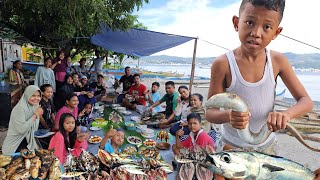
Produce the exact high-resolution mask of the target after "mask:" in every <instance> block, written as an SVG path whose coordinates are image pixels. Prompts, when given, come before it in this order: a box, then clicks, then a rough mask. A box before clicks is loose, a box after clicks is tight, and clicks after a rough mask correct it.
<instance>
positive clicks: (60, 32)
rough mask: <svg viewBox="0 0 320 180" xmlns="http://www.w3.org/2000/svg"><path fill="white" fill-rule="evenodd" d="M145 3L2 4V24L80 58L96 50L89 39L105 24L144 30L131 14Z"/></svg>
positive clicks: (45, 0)
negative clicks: (89, 51)
mask: <svg viewBox="0 0 320 180" xmlns="http://www.w3.org/2000/svg"><path fill="white" fill-rule="evenodd" d="M143 3H148V0H130V1H128V0H66V1H60V0H28V1H25V0H15V1H12V0H2V1H0V7H1V12H0V20H1V22H2V23H4V24H5V25H6V26H8V27H9V28H11V29H13V30H14V31H16V32H17V33H19V34H21V35H23V36H25V37H26V38H28V39H29V40H31V41H32V42H35V43H38V44H42V45H45V46H46V47H52V48H62V49H65V51H66V52H67V53H68V52H69V51H71V50H72V49H76V51H75V52H74V53H75V54H78V53H81V52H82V51H84V50H91V49H94V48H95V47H94V45H92V44H91V43H90V39H89V37H90V36H92V35H93V34H95V33H97V32H98V31H99V29H100V25H101V24H102V23H103V24H106V25H109V26H110V27H111V28H118V29H122V30H126V29H128V28H132V27H141V26H142V24H141V23H139V22H138V21H137V16H135V15H132V14H131V13H132V12H133V11H134V9H135V8H136V9H139V8H140V7H142V5H143ZM143 28H144V27H143ZM47 51H49V50H46V51H45V52H44V53H45V55H48V54H49V52H47ZM51 51H52V50H51ZM50 53H51V55H53V54H54V53H53V52H50Z"/></svg>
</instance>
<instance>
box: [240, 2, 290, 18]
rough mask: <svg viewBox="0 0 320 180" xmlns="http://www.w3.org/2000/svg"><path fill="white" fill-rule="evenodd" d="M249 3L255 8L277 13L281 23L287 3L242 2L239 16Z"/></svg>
mask: <svg viewBox="0 0 320 180" xmlns="http://www.w3.org/2000/svg"><path fill="white" fill-rule="evenodd" d="M247 3H251V4H252V5H253V6H263V7H265V8H267V9H269V10H274V11H277V12H278V13H279V15H280V20H279V22H281V20H282V17H283V11H284V7H285V4H286V1H285V0H242V2H241V5H240V9H239V15H240V14H241V12H242V11H243V9H244V8H245V6H246V4H247Z"/></svg>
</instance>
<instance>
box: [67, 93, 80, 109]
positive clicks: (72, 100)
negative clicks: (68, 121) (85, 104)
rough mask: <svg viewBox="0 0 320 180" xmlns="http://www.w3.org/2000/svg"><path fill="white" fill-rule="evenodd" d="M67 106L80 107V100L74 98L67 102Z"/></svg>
mask: <svg viewBox="0 0 320 180" xmlns="http://www.w3.org/2000/svg"><path fill="white" fill-rule="evenodd" d="M66 104H67V105H68V106H69V107H70V108H76V107H78V104H79V100H78V97H77V96H73V97H72V98H71V99H70V100H66Z"/></svg>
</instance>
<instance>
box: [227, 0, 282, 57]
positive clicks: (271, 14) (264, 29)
mask: <svg viewBox="0 0 320 180" xmlns="http://www.w3.org/2000/svg"><path fill="white" fill-rule="evenodd" d="M232 20H233V25H234V27H235V30H236V31H238V32H239V39H240V41H241V44H242V47H243V48H245V49H246V50H247V51H253V52H256V51H257V50H264V49H265V47H266V46H267V45H268V44H269V43H270V42H271V41H272V40H274V39H275V38H276V37H277V36H278V35H279V34H280V33H281V31H282V28H281V27H279V24H280V14H279V12H277V11H274V10H268V9H266V8H265V7H263V6H253V5H252V4H251V3H247V4H246V5H245V7H244V9H243V11H242V12H241V13H240V17H236V16H234V17H233V19H232Z"/></svg>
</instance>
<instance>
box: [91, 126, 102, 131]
mask: <svg viewBox="0 0 320 180" xmlns="http://www.w3.org/2000/svg"><path fill="white" fill-rule="evenodd" d="M101 129H102V128H101V127H97V126H93V127H90V130H91V131H99V130H101Z"/></svg>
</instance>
